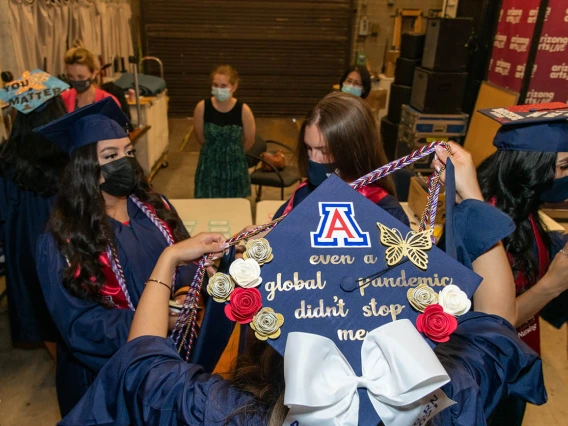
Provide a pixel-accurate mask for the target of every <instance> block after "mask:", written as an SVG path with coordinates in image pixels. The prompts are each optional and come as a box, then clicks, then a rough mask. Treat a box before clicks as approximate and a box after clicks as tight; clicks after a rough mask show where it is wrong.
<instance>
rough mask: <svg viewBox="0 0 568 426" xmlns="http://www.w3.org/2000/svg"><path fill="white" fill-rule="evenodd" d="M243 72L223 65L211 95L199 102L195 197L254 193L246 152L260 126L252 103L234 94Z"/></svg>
mask: <svg viewBox="0 0 568 426" xmlns="http://www.w3.org/2000/svg"><path fill="white" fill-rule="evenodd" d="M238 86H239V74H238V73H237V71H236V70H235V69H234V68H233V67H232V66H230V65H221V66H219V67H217V68H216V69H215V71H213V73H212V74H211V95H212V96H211V97H210V98H208V99H204V100H202V101H201V102H199V103H198V104H197V106H196V107H195V112H194V114H193V123H194V126H195V127H194V128H195V134H196V136H197V142H199V144H200V145H201V153H200V154H199V163H198V165H197V171H196V174H195V198H238V197H246V196H248V195H250V177H249V174H248V165H247V160H246V156H245V151H246V150H247V149H248V148H250V147H251V146H252V145H253V143H254V137H255V133H256V126H255V122H254V116H253V114H252V111H251V109H250V108H249V106H248V105H247V104H245V103H243V102H242V101H240V100H238V99H237V98H235V97H234V96H233V95H234V93H235V91H236V90H237V88H238Z"/></svg>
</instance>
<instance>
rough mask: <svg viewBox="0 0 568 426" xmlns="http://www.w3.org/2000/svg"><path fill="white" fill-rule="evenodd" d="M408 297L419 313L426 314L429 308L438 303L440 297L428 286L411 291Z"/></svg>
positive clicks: (407, 293) (408, 292)
mask: <svg viewBox="0 0 568 426" xmlns="http://www.w3.org/2000/svg"><path fill="white" fill-rule="evenodd" d="M406 297H407V298H408V301H409V302H410V304H411V305H412V307H413V308H414V309H416V310H417V311H419V312H424V310H425V309H426V308H427V307H428V306H430V305H432V304H434V303H438V295H437V294H436V292H435V291H434V290H432V289H431V288H430V287H429V286H428V285H427V284H420V285H419V286H418V287H416V288H411V289H409V290H408V291H407V292H406Z"/></svg>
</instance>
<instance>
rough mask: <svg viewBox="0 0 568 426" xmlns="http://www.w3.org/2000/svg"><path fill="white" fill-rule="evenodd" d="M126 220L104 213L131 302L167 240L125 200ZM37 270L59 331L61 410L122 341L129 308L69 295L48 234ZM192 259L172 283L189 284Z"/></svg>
mask: <svg viewBox="0 0 568 426" xmlns="http://www.w3.org/2000/svg"><path fill="white" fill-rule="evenodd" d="M127 208H128V215H129V217H130V222H129V224H128V225H124V224H122V223H120V222H117V221H115V220H113V219H109V220H110V222H111V226H112V229H113V232H114V237H115V242H116V246H117V251H118V257H119V260H120V264H121V266H122V268H123V270H124V276H125V279H126V285H127V288H128V292H129V295H130V298H131V300H132V303H133V305H134V306H137V305H138V302H139V300H140V296H141V294H142V291H143V289H144V283H145V281H146V280H147V279H148V278H149V277H150V274H151V273H152V270H153V269H154V266H155V265H156V262H157V261H158V258H159V256H160V255H161V253H162V251H163V250H164V249H165V248H166V247H167V246H168V245H167V242H166V239H165V238H164V236H163V235H162V233H161V232H160V230H159V229H158V228H157V227H156V226H155V225H154V224H153V223H152V222H151V221H150V219H149V218H148V217H147V216H146V215H145V214H144V213H143V212H142V211H141V210H140V209H138V207H137V206H136V205H135V204H134V203H133V202H132V201H130V200H128V207H127ZM37 259H38V265H37V270H38V275H39V277H40V282H41V287H42V290H43V294H44V296H45V301H46V303H47V307H48V309H49V311H50V312H51V315H52V317H53V320H54V321H55V324H56V326H57V329H58V330H59V333H60V334H61V339H62V341H61V342H60V343H61V344H59V345H58V359H57V375H56V376H57V377H56V386H57V393H58V399H59V405H60V410H61V412H62V415H64V414H65V413H67V412H68V411H69V410H70V409H71V408H72V407H73V406H74V405H75V403H76V402H77V401H78V400H79V399H80V398H81V396H82V395H83V394H84V393H85V391H86V390H87V388H88V386H89V385H90V384H91V383H92V381H93V380H94V377H95V376H96V374H97V373H98V372H99V370H100V369H101V368H102V367H103V366H104V364H105V363H106V362H107V361H108V359H109V358H110V357H111V356H112V355H113V354H114V353H115V352H116V351H117V350H118V349H119V348H120V347H121V346H122V345H124V344H125V343H126V339H127V337H128V332H129V330H130V324H131V322H132V318H133V316H134V313H133V312H132V311H130V310H129V309H119V308H114V309H107V308H105V307H104V306H102V305H100V304H98V303H95V302H90V301H86V300H82V299H79V298H77V297H75V296H72V295H71V294H70V293H69V292H68V291H67V290H66V289H65V288H64V287H63V284H62V282H61V273H62V271H63V269H64V268H65V267H66V261H65V259H64V258H63V256H62V255H61V254H60V252H59V250H58V248H57V245H56V243H55V240H54V239H53V237H52V236H51V234H43V235H41V236H40V238H39V241H38V249H37ZM195 271H196V265H193V264H190V265H187V266H185V267H182V268H180V270H179V274H178V280H177V283H176V285H178V286H180V285H182V284H183V285H189V284H190V283H191V281H192V279H193V276H194V274H195Z"/></svg>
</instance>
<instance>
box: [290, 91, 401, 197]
mask: <svg viewBox="0 0 568 426" xmlns="http://www.w3.org/2000/svg"><path fill="white" fill-rule="evenodd" d="M313 124H315V125H317V127H318V129H319V131H320V132H321V134H322V135H323V137H324V139H325V141H326V143H327V147H328V149H329V152H330V153H331V155H332V156H333V159H334V160H335V165H336V167H337V169H338V170H339V172H340V174H341V178H342V179H343V180H345V181H348V182H349V181H353V180H355V179H357V178H359V177H361V176H363V175H365V174H367V173H369V172H372V171H373V170H375V169H378V168H379V167H381V166H384V165H385V164H386V163H387V156H386V154H385V150H384V148H383V144H382V143H381V140H380V138H379V132H378V130H377V122H376V120H375V117H374V116H373V112H372V111H371V108H369V106H368V105H367V103H366V102H365V101H363V100H362V99H361V98H359V97H357V96H353V95H350V94H348V93H341V92H338V93H330V94H329V95H327V96H326V97H325V98H323V99H322V100H321V101H319V102H318V103H317V104H316V106H315V107H314V108H313V109H312V110H311V111H310V112H309V113H308V115H307V116H306V118H305V119H304V122H303V123H302V128H301V129H300V136H299V139H298V147H297V151H296V156H297V159H298V168H299V169H300V173H302V176H307V175H308V158H309V156H308V148H307V147H306V144H305V142H304V137H305V133H306V127H307V126H309V125H313ZM376 185H377V186H380V187H382V188H383V189H385V190H386V191H387V192H388V193H389V194H391V195H395V189H394V184H393V182H392V179H391V178H390V176H387V177H386V178H383V179H381V180H379V181H377V182H376Z"/></svg>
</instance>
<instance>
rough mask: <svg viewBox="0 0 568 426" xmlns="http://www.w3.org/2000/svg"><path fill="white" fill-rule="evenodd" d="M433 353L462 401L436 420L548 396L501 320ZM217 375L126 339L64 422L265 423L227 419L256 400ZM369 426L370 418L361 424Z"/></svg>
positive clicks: (482, 322)
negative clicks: (513, 399)
mask: <svg viewBox="0 0 568 426" xmlns="http://www.w3.org/2000/svg"><path fill="white" fill-rule="evenodd" d="M459 324H460V326H459V327H458V329H457V331H456V332H454V333H453V334H452V335H451V336H450V340H449V342H447V343H444V344H440V345H438V346H437V347H436V349H435V353H436V355H437V356H438V358H439V359H440V361H441V363H442V364H443V365H444V368H445V369H446V371H447V372H448V374H449V375H450V377H451V382H450V383H448V384H446V385H445V386H444V387H443V390H444V392H446V394H447V395H448V397H450V398H451V399H453V400H454V401H456V402H457V404H455V405H453V406H452V407H450V408H448V409H446V410H444V411H442V412H441V413H440V414H439V415H438V416H437V417H435V418H434V419H433V421H434V424H436V425H458V426H462V425H463V426H470V425H484V424H486V418H487V417H488V416H489V414H490V413H491V412H492V411H493V409H494V408H495V405H496V403H497V402H498V401H499V400H501V398H503V397H505V396H507V395H519V396H521V397H523V398H526V399H527V400H528V401H530V402H533V403H535V404H542V403H544V402H545V401H546V393H545V391H544V386H543V377H542V365H541V360H540V358H539V357H538V356H537V355H536V354H535V353H534V352H533V351H532V350H531V349H529V348H528V347H527V346H526V345H525V344H524V343H523V342H521V341H520V340H519V339H518V337H517V335H516V331H515V329H514V328H513V327H512V326H511V325H510V324H509V323H507V322H506V321H505V320H503V319H502V318H499V317H496V316H492V315H486V314H481V313H476V312H469V313H467V314H465V315H463V316H461V317H460V318H459ZM251 401H252V400H251V397H250V395H249V394H247V393H245V392H241V391H239V390H237V389H235V388H232V387H231V386H230V384H229V383H228V382H227V381H225V380H223V379H222V378H221V377H219V376H216V375H215V376H211V375H208V374H203V373H202V372H201V368H200V367H199V366H197V365H195V364H186V363H184V362H183V360H182V359H181V358H180V357H179V355H178V354H177V352H176V350H175V347H174V346H173V344H172V342H171V341H169V340H167V339H163V338H160V337H155V336H143V337H139V338H137V339H134V340H133V341H131V342H129V343H127V344H126V345H125V346H124V347H123V348H121V349H120V350H119V351H118V352H117V353H116V355H115V356H114V357H113V358H112V359H111V360H110V361H109V362H108V363H107V365H106V366H105V367H104V368H103V369H102V370H101V372H100V374H99V377H97V379H96V380H95V382H94V383H93V385H92V386H91V388H90V389H89V391H88V392H87V394H86V395H85V397H84V398H83V399H82V400H81V401H80V402H79V404H78V405H77V406H76V407H75V408H74V409H73V411H72V412H71V413H70V414H69V415H68V416H67V417H65V418H64V419H63V420H62V421H61V422H60V423H59V424H60V425H62V426H71V425H111V424H112V425H116V426H127V425H146V424H152V425H159V426H166V425H215V426H217V425H218V426H221V425H224V424H229V425H265V424H267V422H266V419H265V418H263V414H264V413H263V411H262V410H255V408H254V407H251V408H250V409H249V410H248V412H247V413H246V415H245V416H237V417H235V418H233V419H232V420H231V421H230V422H229V423H224V422H225V421H226V420H227V418H229V417H230V415H231V414H232V413H234V412H236V411H237V410H238V409H239V408H242V407H244V406H246V405H248V404H250V403H251ZM359 423H360V424H361V425H364V424H365V423H364V419H360V422H359Z"/></svg>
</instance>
